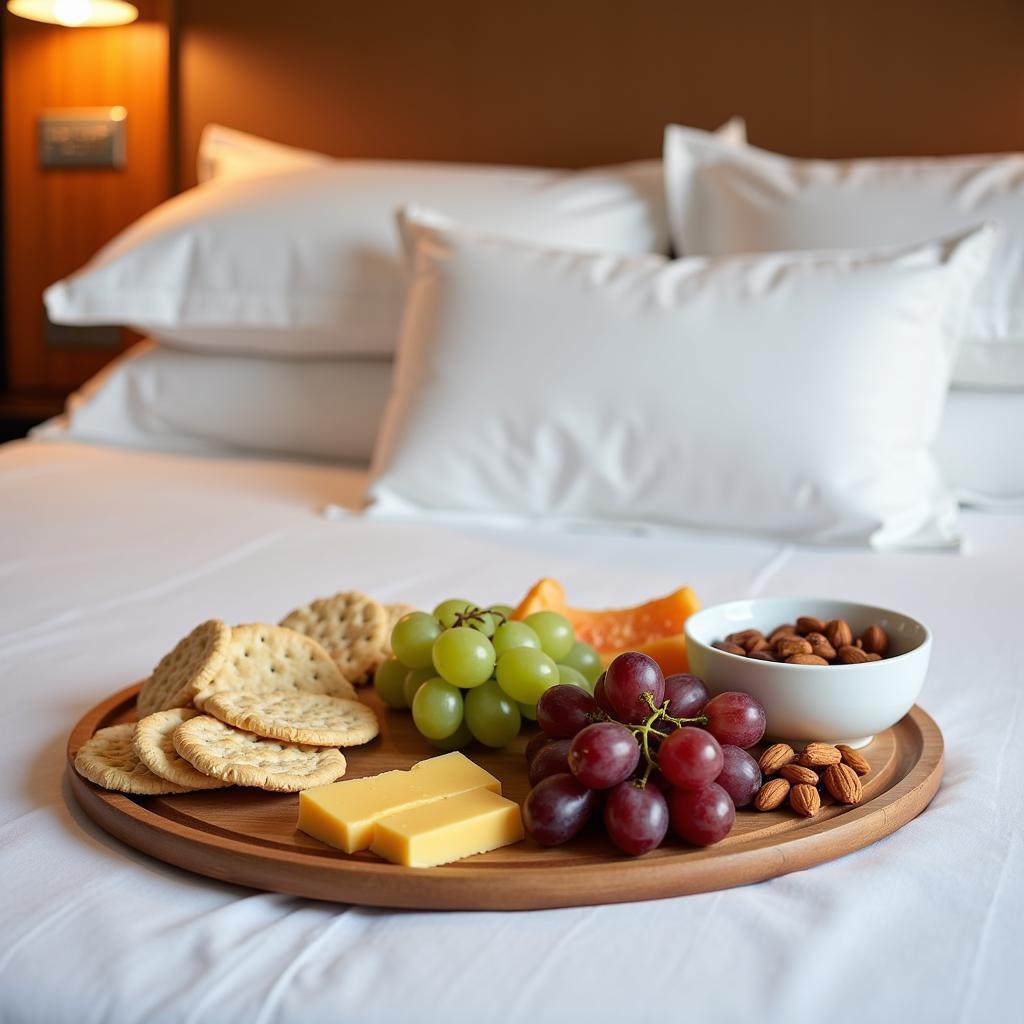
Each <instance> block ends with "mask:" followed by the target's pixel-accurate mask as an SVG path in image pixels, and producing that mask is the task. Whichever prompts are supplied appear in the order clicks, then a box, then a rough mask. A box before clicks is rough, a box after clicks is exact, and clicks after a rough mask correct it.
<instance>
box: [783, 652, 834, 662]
mask: <svg viewBox="0 0 1024 1024" xmlns="http://www.w3.org/2000/svg"><path fill="white" fill-rule="evenodd" d="M786 662H787V664H790V665H827V664H828V662H827V661H826V660H825V659H824V658H819V657H818V656H817V655H816V654H794V655H792V656H791V657H789V658H787V659H786Z"/></svg>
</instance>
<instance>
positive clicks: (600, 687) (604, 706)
mask: <svg viewBox="0 0 1024 1024" xmlns="http://www.w3.org/2000/svg"><path fill="white" fill-rule="evenodd" d="M607 675H608V673H607V672H602V673H601V674H600V675H599V676H598V677H597V682H596V683H594V702H595V703H596V704H597V706H598V707H599V708H600V709H601V710H602V711H603V712H604V713H605V714H606V715H611V716H612V717H613V718H614V717H615V709H614V708H613V707H612V706H611V704H609V703H608V695H607V694H606V693H605V692H604V680H605V676H607Z"/></svg>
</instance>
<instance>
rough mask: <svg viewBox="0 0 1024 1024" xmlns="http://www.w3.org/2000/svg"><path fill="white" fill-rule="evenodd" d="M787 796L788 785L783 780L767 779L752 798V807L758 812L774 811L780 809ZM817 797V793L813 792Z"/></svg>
mask: <svg viewBox="0 0 1024 1024" xmlns="http://www.w3.org/2000/svg"><path fill="white" fill-rule="evenodd" d="M787 796H789V783H788V782H787V781H786V780H785V779H769V780H768V781H767V782H766V783H765V784H764V785H763V786H762V787H761V788H760V789H759V790H758V791H757V796H755V797H754V806H755V807H756V808H757V809H758V810H759V811H774V810H775V808H776V807H781V806H782V804H783V803H784V802H785V799H786V797H787ZM815 796H817V792H815Z"/></svg>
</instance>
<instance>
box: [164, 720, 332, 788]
mask: <svg viewBox="0 0 1024 1024" xmlns="http://www.w3.org/2000/svg"><path fill="white" fill-rule="evenodd" d="M173 741H174V749H175V750H177V752H178V753H179V754H180V755H181V756H182V757H183V758H185V760H186V761H188V762H189V764H192V765H194V766H195V767H196V768H198V769H199V771H201V772H205V773H206V774H207V775H213V776H214V777H216V778H218V779H223V780H224V781H225V782H232V783H235V784H236V785H238V786H254V787H256V788H257V789H267V790H272V791H274V792H277V793H297V792H298V791H299V790H301V789H308V788H309V787H310V786H323V785H326V784H327V783H328V782H334V780H335V779H340V778H341V776H342V775H344V774H345V756H344V755H343V754H342V752H341V751H340V750H337V749H335V748H334V747H307V746H300V745H298V744H295V743H281V742H279V741H278V740H269V739H263V738H262V737H261V736H256V735H255V734H254V733H251V732H242V731H241V730H240V729H233V728H232V727H231V726H230V725H225V724H224V723H223V722H219V721H218V720H217V719H216V718H212V717H211V716H209V715H199V716H198V717H197V718H192V719H189V721H187V722H183V723H182V724H181V725H180V726H178V728H177V729H176V730H175V731H174V736H173Z"/></svg>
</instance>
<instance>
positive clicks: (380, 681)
mask: <svg viewBox="0 0 1024 1024" xmlns="http://www.w3.org/2000/svg"><path fill="white" fill-rule="evenodd" d="M408 674H409V670H408V669H407V668H406V667H405V666H404V665H403V664H402V663H401V662H400V661H399V660H398V659H397V658H388V659H387V661H382V662H381V663H380V665H379V666H378V668H377V671H376V672H375V673H374V674H373V688H374V689H375V690H376V691H377V696H378V697H380V699H381V700H382V701H384V703H385V704H387V706H388V707H389V708H407V707H408V706H409V705H408V703H407V702H406V699H405V677H406V676H407V675H408Z"/></svg>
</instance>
